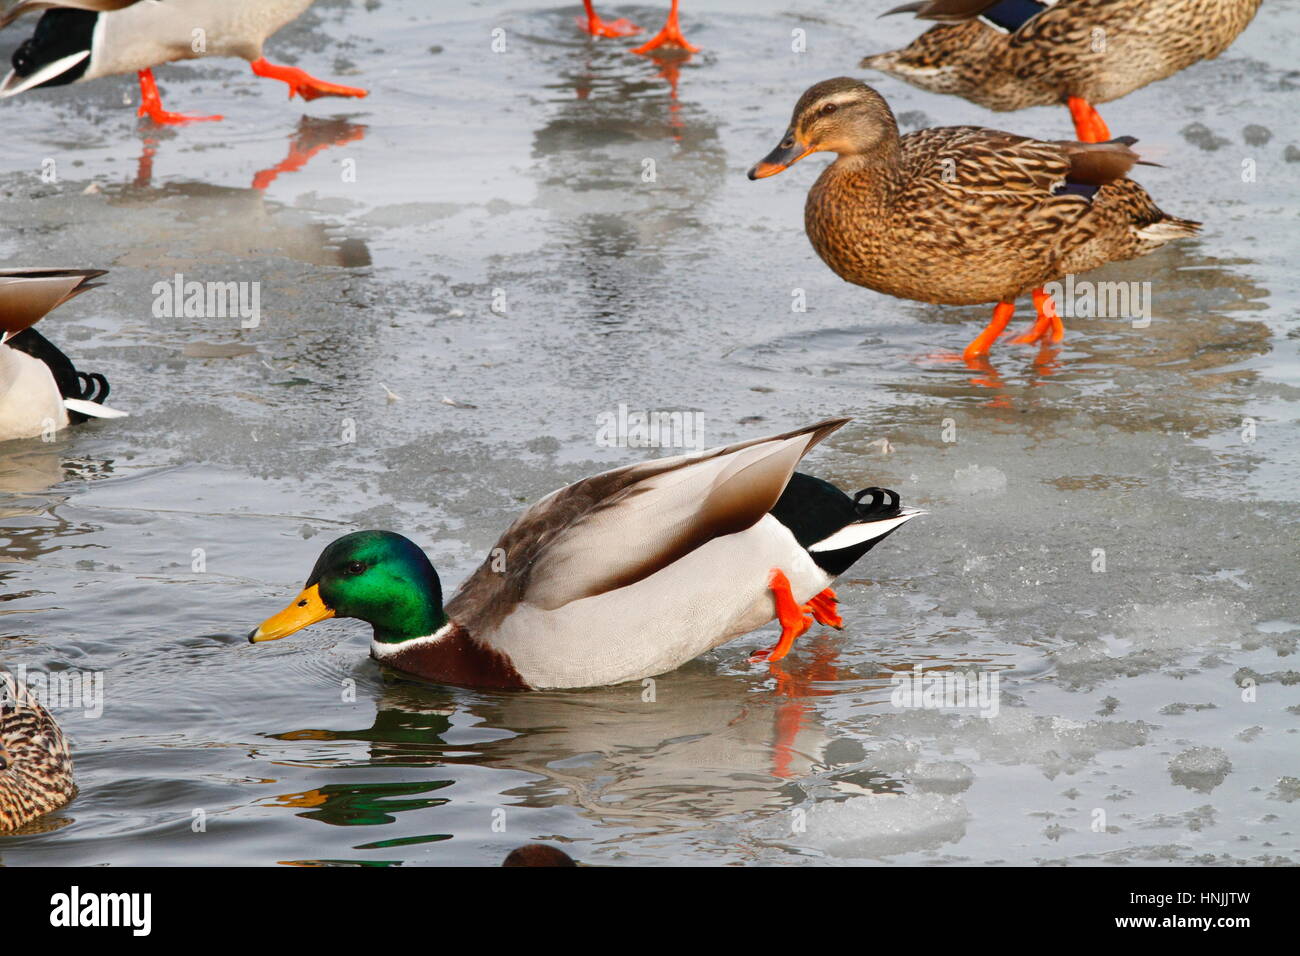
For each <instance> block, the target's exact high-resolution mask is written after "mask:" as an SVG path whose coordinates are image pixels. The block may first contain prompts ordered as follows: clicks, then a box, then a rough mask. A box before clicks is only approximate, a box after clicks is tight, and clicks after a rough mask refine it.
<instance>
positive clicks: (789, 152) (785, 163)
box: [749, 130, 813, 179]
mask: <svg viewBox="0 0 1300 956" xmlns="http://www.w3.org/2000/svg"><path fill="white" fill-rule="evenodd" d="M812 151H813V149H812V147H811V146H808V145H807V144H805V143H801V142H799V140H798V139H796V138H795V135H794V131H793V130H792V131H790V132H788V133H786V134H785V139H783V140H781V145H779V146H777V148H776V149H774V150H772V152H770V153H768V154H767V155H766V156H764V157H763V158H762V159H761V160H759V161H758V162H757V163H755V164H754V165H753V167H751V169H750V170H749V178H750V179H766V178H767V177H768V176H775V175H776V174H777V173H779V172H781V171H782V170H783V169H789V168H790V167H791V166H793V165H794V164H795V163H797V162H799V160H801V159H803V158H804V157H805V156H807V155H808V154H809V153H811V152H812Z"/></svg>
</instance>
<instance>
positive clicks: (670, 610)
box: [249, 418, 920, 690]
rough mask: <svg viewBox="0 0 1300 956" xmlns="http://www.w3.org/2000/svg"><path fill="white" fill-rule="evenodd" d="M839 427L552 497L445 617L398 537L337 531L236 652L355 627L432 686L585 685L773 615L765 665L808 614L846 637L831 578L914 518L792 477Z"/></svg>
mask: <svg viewBox="0 0 1300 956" xmlns="http://www.w3.org/2000/svg"><path fill="white" fill-rule="evenodd" d="M846 421H848V419H843V418H841V419H833V420H829V421H824V422H819V423H818V424H816V425H810V426H808V427H807V428H800V429H798V430H796V431H792V432H787V433H785V434H783V435H776V436H773V437H771V438H760V439H757V440H754V441H748V442H744V443H742V444H738V445H729V446H727V447H725V448H717V449H713V450H712V451H706V452H703V453H701V454H698V455H689V456H682V457H677V458H663V459H659V460H656V461H648V462H644V463H642V464H637V465H628V466H627V467H624V468H616V469H614V470H613V471H607V472H604V473H603V474H599V475H596V476H594V477H592V478H586V479H584V480H582V481H579V482H577V483H575V484H572V485H569V486H568V487H567V488H561V489H560V490H559V491H556V492H553V493H551V494H550V495H547V496H546V497H545V498H543V499H542V500H541V501H539V502H537V503H536V504H535V505H533V506H532V507H531V508H529V509H528V510H527V511H525V512H524V513H523V514H522V515H521V516H520V517H519V518H518V520H516V521H515V523H514V524H513V525H511V526H510V528H509V530H507V531H506V533H505V534H504V535H503V536H502V538H501V540H500V541H498V542H497V545H496V547H495V548H494V549H493V550H492V552H491V556H490V557H489V558H488V559H487V560H486V561H484V562H483V564H482V565H481V566H480V567H479V568H478V570H477V571H475V572H474V574H473V575H471V576H470V578H469V579H468V580H467V581H466V582H465V584H464V585H462V586H461V589H460V591H459V592H457V594H456V595H455V596H454V597H453V598H452V599H451V600H450V601H448V602H447V605H446V607H445V608H444V607H443V603H442V587H441V585H440V584H439V581H438V574H437V572H435V571H434V569H433V565H431V564H430V563H429V559H428V558H427V557H425V555H424V552H422V551H421V550H420V549H419V548H417V547H416V546H415V545H414V544H413V543H412V542H411V541H409V540H408V539H406V538H404V537H402V536H401V535H399V534H393V533H391V532H387V531H359V532H356V533H354V534H349V535H345V536H344V537H342V538H339V539H338V540H337V541H334V542H333V543H331V544H330V545H329V546H328V547H326V548H325V550H324V551H323V552H322V553H321V556H320V558H319V559H318V560H317V562H316V567H315V568H314V569H313V570H312V572H311V576H310V577H309V578H308V579H307V585H306V588H305V590H304V591H303V592H302V593H301V594H299V595H298V597H296V598H295V599H294V601H293V603H292V604H290V605H289V606H288V607H287V608H285V609H284V610H283V611H281V612H280V613H279V614H277V615H275V616H274V617H272V618H270V619H268V620H267V621H265V622H264V623H263V624H262V626H261V627H259V628H257V629H256V630H255V631H253V633H252V634H250V635H249V640H250V641H253V642H257V641H273V640H278V639H279V638H282V637H285V636H287V635H289V634H293V633H294V632H295V631H299V630H301V629H302V628H304V627H307V626H308V625H310V624H314V623H316V622H317V621H322V620H324V619H326V618H329V617H335V616H338V617H355V618H360V619H361V620H363V621H366V622H367V623H369V624H370V625H371V626H372V627H373V628H374V637H373V640H372V642H371V645H370V647H371V655H372V656H373V657H375V658H376V659H377V660H379V661H381V662H383V663H385V664H389V665H391V666H393V667H395V668H397V669H398V670H402V671H407V672H409V673H411V674H415V675H417V676H419V677H423V678H426V679H428V680H433V681H437V682H439V683H444V684H457V685H461V686H467V687H486V688H498V689H509V690H526V689H543V688H555V687H593V686H597V685H602V684H617V683H619V682H621V681H629V680H637V679H639V678H642V677H650V676H652V675H655V674H662V673H664V672H665V671H670V670H672V669H674V668H675V667H678V666H680V665H681V664H684V663H686V662H687V661H689V660H691V659H693V658H695V657H698V656H699V655H700V654H703V653H704V652H705V651H707V650H710V649H711V648H714V647H717V646H719V645H720V644H725V643H726V642H727V641H729V640H731V639H732V638H734V637H738V636H740V635H741V634H744V633H746V632H748V631H752V630H754V629H755V628H757V627H760V626H762V625H763V624H765V623H767V622H768V621H770V620H772V618H773V616H775V617H776V618H777V620H779V621H780V622H781V639H780V640H779V641H778V642H777V644H776V646H775V647H773V648H772V649H771V650H770V651H760V652H758V653H757V654H755V655H754V659H756V660H757V659H763V658H766V659H767V660H769V661H778V660H780V659H781V658H782V657H784V656H785V655H786V654H787V653H788V652H789V650H790V647H791V645H792V644H793V643H794V640H795V638H797V637H798V636H799V635H801V634H802V633H803V632H804V631H806V630H807V629H808V628H809V627H811V626H812V621H813V618H816V619H817V620H818V621H819V622H821V623H823V624H830V625H832V626H835V627H838V626H840V625H841V624H842V623H843V622H842V620H841V619H840V617H839V615H838V614H837V613H836V598H835V594H834V592H833V591H831V590H830V584H831V582H832V581H834V579H835V578H836V577H838V576H839V575H840V574H843V573H844V572H845V571H847V570H848V569H849V567H850V566H851V565H852V564H853V563H854V562H856V561H857V560H858V559H859V558H861V557H862V556H863V555H864V554H866V553H867V552H868V551H870V550H871V549H872V548H873V547H875V545H877V544H878V543H880V541H881V540H882V539H884V538H885V537H886V536H888V535H889V534H891V533H892V532H893V531H894V530H895V529H897V528H898V527H899V526H900V525H902V524H903V523H904V522H906V521H908V520H910V519H911V518H913V517H915V516H916V515H917V514H920V512H918V511H916V510H914V509H910V508H900V507H899V505H898V495H897V494H895V493H894V492H891V491H884V490H882V489H879V488H868V489H866V490H865V491H861V492H859V493H858V494H857V496H856V497H854V498H849V497H848V496H847V495H845V494H844V493H843V492H842V491H840V490H839V489H837V488H836V487H835V486H834V485H831V484H829V483H827V482H825V481H822V480H821V479H819V478H813V477H810V476H808V475H802V474H796V473H795V471H794V468H795V465H796V464H798V462H799V460H800V459H801V458H802V457H803V456H804V455H805V454H806V453H807V452H808V450H809V449H810V448H812V447H813V446H814V445H816V444H817V443H818V442H819V441H821V440H822V439H823V438H825V437H826V436H827V435H829V434H830V433H831V432H833V431H835V430H836V429H837V428H839V427H840V426H841V425H843V424H844V423H845V422H846ZM867 495H869V496H870V498H869V500H867V501H865V502H864V501H863V500H862V499H863V497H864V496H867ZM808 615H811V616H808Z"/></svg>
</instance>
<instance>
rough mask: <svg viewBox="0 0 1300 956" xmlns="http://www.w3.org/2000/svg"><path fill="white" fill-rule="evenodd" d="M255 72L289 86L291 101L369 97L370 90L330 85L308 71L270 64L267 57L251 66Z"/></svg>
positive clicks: (255, 61) (335, 84)
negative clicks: (337, 97) (325, 97)
mask: <svg viewBox="0 0 1300 956" xmlns="http://www.w3.org/2000/svg"><path fill="white" fill-rule="evenodd" d="M249 65H250V66H251V67H252V68H253V72H254V73H256V74H257V75H258V76H264V77H266V78H267V79H269V80H279V81H280V82H282V83H286V84H288V86H289V99H293V98H294V96H301V97H302V98H303V99H304V100H309V101H310V100H314V99H319V98H320V97H322V96H353V97H357V98H360V97H363V96H369V95H370V93H369V91H368V90H363V89H361V88H360V87H357V86H343V85H341V84H338V83H330V82H329V81H327V80H318V79H316V77H314V76H312V75H311V74H310V73H308V72H307V71H306V70H300V69H298V67H296V66H277V65H276V64H274V63H268V62H267V61H266V58H265V57H262V58H260V59H257V60H254V61H253V62H252V63H250V64H249Z"/></svg>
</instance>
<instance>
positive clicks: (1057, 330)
mask: <svg viewBox="0 0 1300 956" xmlns="http://www.w3.org/2000/svg"><path fill="white" fill-rule="evenodd" d="M1034 309H1035V311H1037V313H1038V318H1037V319H1036V320H1035V322H1034V324H1033V325H1032V326H1031V327H1030V328H1029V330H1028V331H1027V332H1025V333H1024V334H1023V335H1018V336H1016V337H1015V338H1014V339H1012V340H1011V343H1012V344H1013V345H1037V344H1038V343H1040V342H1053V343H1055V342H1059V341H1061V339H1063V338H1065V324H1064V323H1063V322H1061V316H1060V315H1059V314H1058V313H1057V311H1056V303H1055V302H1053V301H1052V297H1051V296H1050V295H1048V294H1047V290H1045V289H1043V288H1042V287H1041V286H1040V287H1039V288H1037V289H1035V290H1034Z"/></svg>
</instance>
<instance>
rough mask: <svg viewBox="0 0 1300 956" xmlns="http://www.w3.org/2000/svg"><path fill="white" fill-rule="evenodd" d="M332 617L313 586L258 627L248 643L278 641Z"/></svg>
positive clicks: (331, 611) (317, 589) (318, 590)
mask: <svg viewBox="0 0 1300 956" xmlns="http://www.w3.org/2000/svg"><path fill="white" fill-rule="evenodd" d="M333 616H334V609H333V608H329V607H326V606H325V602H324V601H322V600H321V597H320V587H319V586H318V585H315V584H313V585H312V586H311V587H309V588H307V589H306V590H305V591H303V592H302V593H301V594H299V595H298V596H297V597H296V598H295V599H294V602H293V603H292V604H290V605H289V606H288V607H287V608H285V609H284V610H283V611H281V612H280V613H279V614H276V615H275V616H273V617H268V618H267V619H266V620H265V621H263V622H262V625H261V626H260V627H258V628H257V629H256V630H254V631H253V632H252V633H251V634H249V635H248V642H249V643H250V644H260V643H261V642H262V641H278V640H279V639H280V638H282V637H288V636H289V635H290V634H295V633H297V632H298V631H301V630H302V629H303V628H304V627H311V625H313V624H316V623H318V622H319V621H324V620H326V619H327V618H331V617H333Z"/></svg>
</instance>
